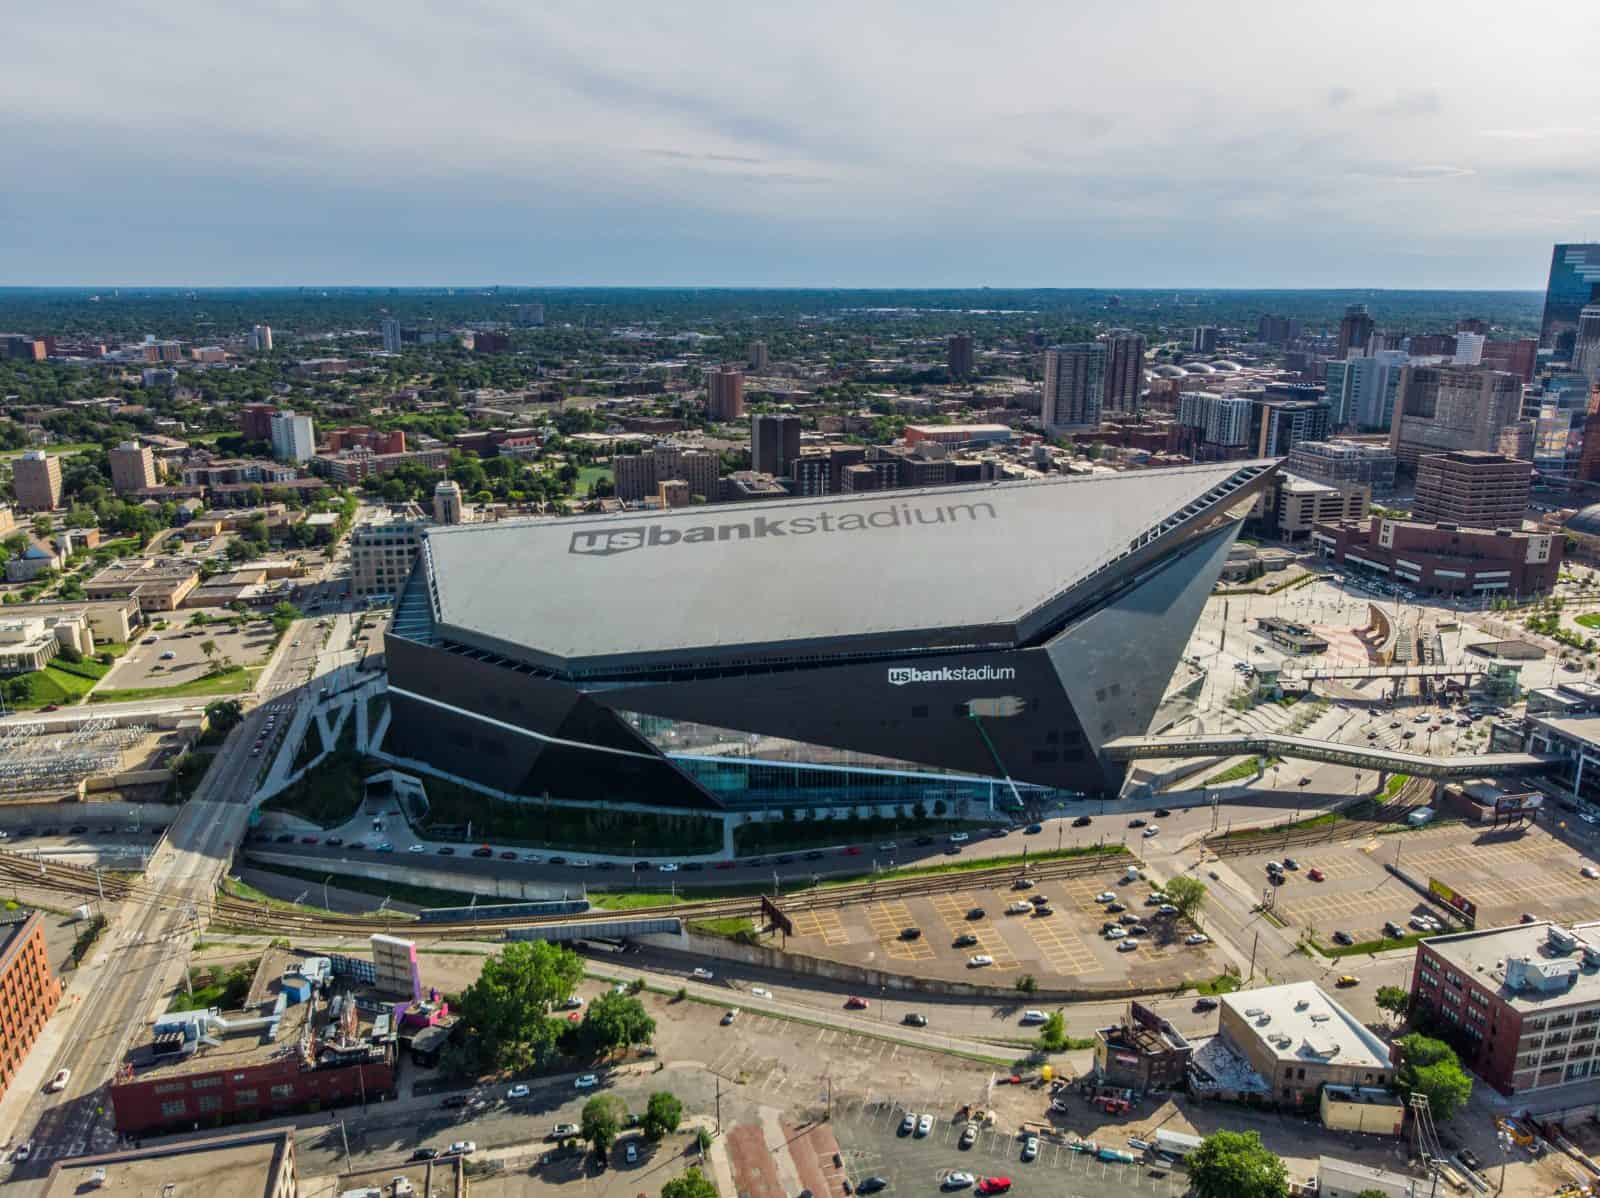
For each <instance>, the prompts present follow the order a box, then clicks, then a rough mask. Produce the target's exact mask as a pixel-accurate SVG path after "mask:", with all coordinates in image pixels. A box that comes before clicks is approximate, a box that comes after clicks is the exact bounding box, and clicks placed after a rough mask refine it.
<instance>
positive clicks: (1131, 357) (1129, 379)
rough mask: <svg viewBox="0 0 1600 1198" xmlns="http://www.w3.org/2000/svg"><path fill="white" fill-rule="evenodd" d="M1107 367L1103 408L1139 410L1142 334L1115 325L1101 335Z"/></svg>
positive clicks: (1142, 371)
mask: <svg viewBox="0 0 1600 1198" xmlns="http://www.w3.org/2000/svg"><path fill="white" fill-rule="evenodd" d="M1104 344H1105V347H1106V370H1105V387H1104V396H1103V399H1102V401H1101V410H1102V412H1123V413H1126V414H1128V415H1130V416H1137V415H1138V414H1139V394H1140V392H1141V391H1143V390H1144V337H1143V336H1141V335H1140V334H1138V333H1132V332H1129V331H1128V330H1127V329H1114V330H1113V331H1112V332H1110V333H1108V334H1106V336H1105V338H1104Z"/></svg>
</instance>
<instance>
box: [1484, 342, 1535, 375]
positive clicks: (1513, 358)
mask: <svg viewBox="0 0 1600 1198" xmlns="http://www.w3.org/2000/svg"><path fill="white" fill-rule="evenodd" d="M1481 360H1482V363H1483V365H1485V366H1492V367H1493V368H1494V369H1496V370H1504V371H1506V372H1508V373H1510V374H1514V375H1516V376H1517V377H1518V378H1520V379H1521V380H1522V381H1523V383H1525V384H1526V383H1531V382H1533V371H1534V368H1535V367H1536V366H1537V365H1538V361H1539V339H1538V338H1537V337H1517V338H1495V339H1491V340H1489V341H1485V342H1484V343H1483V355H1482V359H1481Z"/></svg>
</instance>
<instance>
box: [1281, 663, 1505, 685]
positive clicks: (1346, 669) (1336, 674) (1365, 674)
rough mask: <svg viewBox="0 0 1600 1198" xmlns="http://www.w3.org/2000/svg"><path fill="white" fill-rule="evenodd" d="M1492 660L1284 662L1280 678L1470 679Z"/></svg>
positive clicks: (1316, 680) (1317, 680)
mask: <svg viewBox="0 0 1600 1198" xmlns="http://www.w3.org/2000/svg"><path fill="white" fill-rule="evenodd" d="M1492 664H1493V663H1491V662H1484V663H1483V664H1482V665H1478V664H1476V663H1466V664H1463V665H1458V666H1425V665H1401V666H1384V665H1376V664H1374V665H1365V666H1301V665H1296V664H1294V663H1285V664H1284V667H1283V671H1282V677H1283V679H1284V680H1285V681H1291V682H1326V681H1346V680H1350V681H1353V680H1359V679H1373V678H1387V679H1399V678H1471V677H1472V676H1473V675H1475V674H1487V673H1488V672H1489V668H1490V666H1491V665H1492Z"/></svg>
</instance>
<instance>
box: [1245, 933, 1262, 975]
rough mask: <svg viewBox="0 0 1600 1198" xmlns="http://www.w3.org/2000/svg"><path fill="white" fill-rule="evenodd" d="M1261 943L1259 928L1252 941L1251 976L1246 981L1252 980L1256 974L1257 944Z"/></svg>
mask: <svg viewBox="0 0 1600 1198" xmlns="http://www.w3.org/2000/svg"><path fill="white" fill-rule="evenodd" d="M1260 943H1261V929H1260V928H1257V929H1256V938H1255V939H1254V940H1252V941H1251V942H1250V977H1248V978H1246V979H1245V981H1247V982H1248V981H1251V980H1252V979H1254V978H1255V976H1256V946H1257V945H1259V944H1260Z"/></svg>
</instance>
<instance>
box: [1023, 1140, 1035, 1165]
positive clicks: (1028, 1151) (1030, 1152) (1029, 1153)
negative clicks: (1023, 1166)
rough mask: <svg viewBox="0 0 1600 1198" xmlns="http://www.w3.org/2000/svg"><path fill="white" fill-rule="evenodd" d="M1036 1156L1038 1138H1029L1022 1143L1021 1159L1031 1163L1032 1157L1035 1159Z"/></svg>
mask: <svg viewBox="0 0 1600 1198" xmlns="http://www.w3.org/2000/svg"><path fill="white" fill-rule="evenodd" d="M1038 1155H1039V1137H1038V1136H1029V1137H1028V1138H1027V1139H1026V1140H1024V1141H1022V1159H1023V1160H1025V1161H1031V1160H1032V1159H1033V1158H1034V1157H1036V1156H1038Z"/></svg>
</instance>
